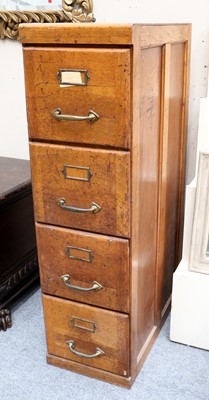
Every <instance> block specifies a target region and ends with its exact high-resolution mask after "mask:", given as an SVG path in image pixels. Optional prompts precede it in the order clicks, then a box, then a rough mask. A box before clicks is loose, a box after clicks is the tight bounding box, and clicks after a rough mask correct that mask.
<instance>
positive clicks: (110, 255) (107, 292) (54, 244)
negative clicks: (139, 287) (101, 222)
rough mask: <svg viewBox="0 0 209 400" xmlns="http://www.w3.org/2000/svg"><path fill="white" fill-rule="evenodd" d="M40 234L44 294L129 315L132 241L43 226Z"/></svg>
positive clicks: (40, 258) (39, 229) (38, 227)
mask: <svg viewBox="0 0 209 400" xmlns="http://www.w3.org/2000/svg"><path fill="white" fill-rule="evenodd" d="M36 233H37V242H38V248H39V266H40V275H41V285H42V291H43V292H44V293H48V294H52V295H55V296H59V297H64V298H67V299H71V300H76V301H80V302H84V303H89V304H93V305H96V306H99V307H104V308H109V309H112V310H116V311H123V312H128V311H129V242H128V240H125V239H119V238H114V237H111V236H103V235H95V234H92V233H85V232H80V231H75V230H72V229H64V228H59V227H55V226H52V225H42V224H36ZM69 285H71V286H69ZM72 286H76V287H75V288H74V287H72ZM90 288H91V290H89V291H85V289H90Z"/></svg>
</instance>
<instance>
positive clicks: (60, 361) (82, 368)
mask: <svg viewBox="0 0 209 400" xmlns="http://www.w3.org/2000/svg"><path fill="white" fill-rule="evenodd" d="M46 359H47V363H48V364H51V365H54V366H55V367H60V368H64V369H67V370H69V371H72V372H76V373H78V374H81V375H86V376H89V377H91V378H95V379H100V380H102V381H105V382H108V383H112V384H114V385H118V386H122V387H126V388H131V386H132V384H133V380H132V379H131V378H130V377H129V378H124V377H123V376H119V375H115V374H112V373H110V372H107V371H102V370H100V369H96V368H93V367H89V366H87V365H82V364H79V363H76V362H74V361H70V360H66V359H65V358H61V357H56V356H53V355H52V354H47V356H46Z"/></svg>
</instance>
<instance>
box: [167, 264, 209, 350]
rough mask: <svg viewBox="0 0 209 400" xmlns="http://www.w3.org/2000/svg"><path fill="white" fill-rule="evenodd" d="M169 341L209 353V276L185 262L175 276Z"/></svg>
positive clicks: (180, 265)
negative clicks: (189, 266) (191, 268)
mask: <svg viewBox="0 0 209 400" xmlns="http://www.w3.org/2000/svg"><path fill="white" fill-rule="evenodd" d="M170 339H171V340H172V341H175V342H179V343H183V344H186V345H190V346H195V347H199V348H202V349H206V350H209V275H206V274H202V273H197V272H191V271H188V263H187V262H186V261H183V260H182V261H181V263H180V264H179V266H178V268H177V270H176V272H175V273H174V276H173V294H172V308H171V327H170Z"/></svg>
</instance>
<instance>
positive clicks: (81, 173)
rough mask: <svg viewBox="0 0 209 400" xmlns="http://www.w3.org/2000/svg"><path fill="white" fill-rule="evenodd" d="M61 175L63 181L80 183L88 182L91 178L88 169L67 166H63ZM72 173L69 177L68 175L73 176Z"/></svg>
mask: <svg viewBox="0 0 209 400" xmlns="http://www.w3.org/2000/svg"><path fill="white" fill-rule="evenodd" d="M76 170H77V171H76ZM76 172H77V176H76ZM62 173H63V175H64V178H65V179H71V180H74V181H82V182H90V180H91V178H92V176H93V174H92V172H91V170H90V167H80V166H76V165H68V164H64V165H63V168H62ZM73 173H74V174H75V175H69V174H73ZM85 175H86V176H85Z"/></svg>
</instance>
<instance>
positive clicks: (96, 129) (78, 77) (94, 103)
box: [24, 47, 131, 149]
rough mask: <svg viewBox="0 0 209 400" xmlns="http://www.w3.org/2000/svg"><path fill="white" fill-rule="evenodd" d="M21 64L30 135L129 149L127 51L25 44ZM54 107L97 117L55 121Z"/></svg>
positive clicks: (70, 113)
mask: <svg viewBox="0 0 209 400" xmlns="http://www.w3.org/2000/svg"><path fill="white" fill-rule="evenodd" d="M24 62H25V78H26V96H27V109H28V124H29V136H30V138H31V139H33V138H35V139H44V140H51V141H53V140H54V141H62V142H70V143H84V144H95V145H103V146H112V147H120V148H127V149H128V148H129V144H130V129H131V127H130V120H131V119H130V50H129V49H89V48H88V49H87V48H83V49H78V48H77V49H72V48H53V49H52V48H36V49H34V48H30V47H28V48H25V49H24ZM63 70H65V71H64V72H63ZM66 70H67V71H66ZM75 70H76V71H75ZM77 70H79V71H77ZM80 71H84V72H80ZM66 72H67V73H66ZM60 77H61V79H60ZM60 80H62V81H63V82H64V84H61V83H60ZM66 81H67V84H66ZM69 83H70V85H69ZM57 109H60V111H59V112H60V114H62V115H65V116H66V115H67V116H76V117H77V116H80V117H86V116H87V117H88V116H89V112H90V111H93V112H95V113H96V114H97V115H98V116H99V119H97V120H96V121H94V122H92V121H91V122H89V120H78V121H75V120H73V121H72V120H57V119H56V118H54V117H53V116H52V112H53V111H54V110H57ZM59 118H60V117H59Z"/></svg>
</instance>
